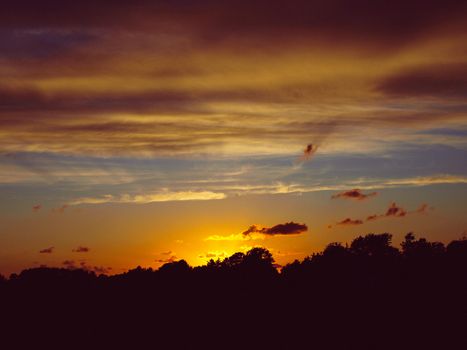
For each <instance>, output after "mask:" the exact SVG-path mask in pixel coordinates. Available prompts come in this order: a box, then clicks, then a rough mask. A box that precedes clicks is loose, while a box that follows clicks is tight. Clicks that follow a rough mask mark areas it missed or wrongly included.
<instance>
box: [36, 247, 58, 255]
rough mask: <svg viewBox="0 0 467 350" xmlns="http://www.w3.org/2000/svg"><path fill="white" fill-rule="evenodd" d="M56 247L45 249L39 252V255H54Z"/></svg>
mask: <svg viewBox="0 0 467 350" xmlns="http://www.w3.org/2000/svg"><path fill="white" fill-rule="evenodd" d="M54 249H55V247H49V248H44V249H42V250H39V253H41V254H52V253H53V252H54Z"/></svg>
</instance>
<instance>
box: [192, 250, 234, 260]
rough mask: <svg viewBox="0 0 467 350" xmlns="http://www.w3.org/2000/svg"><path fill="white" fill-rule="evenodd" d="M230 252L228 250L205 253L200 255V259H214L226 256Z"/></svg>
mask: <svg viewBox="0 0 467 350" xmlns="http://www.w3.org/2000/svg"><path fill="white" fill-rule="evenodd" d="M227 256H228V254H227V253H226V252H208V253H205V254H201V255H198V257H199V258H200V259H214V258H225V257H227Z"/></svg>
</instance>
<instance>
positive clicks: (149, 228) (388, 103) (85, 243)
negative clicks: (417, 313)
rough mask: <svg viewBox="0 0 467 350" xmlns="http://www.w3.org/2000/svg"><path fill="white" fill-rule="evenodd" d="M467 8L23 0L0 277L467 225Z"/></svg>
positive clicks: (11, 88) (12, 82)
mask: <svg viewBox="0 0 467 350" xmlns="http://www.w3.org/2000/svg"><path fill="white" fill-rule="evenodd" d="M466 198H467V2H465V1H454V0H447V1H443V2H441V1H435V0H425V1H421V0H404V1H402V0H393V1H368V0H355V1H344V0H332V1H318V0H307V1H305V0H289V1H279V0H269V1H264V0H249V1H222V0H216V1H213V0H206V1H188V0H166V1H157V0H156V1H149V0H134V1H123V0H114V1H110V0H103V1H89V0H82V1H63V0H62V1H59V0H42V1H35V0H17V1H9V2H7V3H6V4H2V10H1V11H0V273H2V274H9V273H12V272H19V271H21V270H22V269H24V268H27V267H33V266H40V265H47V266H64V267H79V266H83V267H86V268H89V269H92V270H94V271H96V272H107V273H112V274H113V273H121V272H123V271H126V270H127V269H129V268H133V267H136V266H137V265H141V266H144V267H153V268H157V267H159V266H161V265H162V264H163V263H164V262H167V261H173V260H176V259H182V258H183V259H186V260H187V261H188V262H189V263H190V264H191V265H200V264H203V263H205V262H206V261H207V260H209V259H210V258H214V259H216V258H217V257H220V258H222V257H224V256H227V255H230V254H232V253H234V252H236V251H246V250H248V249H250V248H251V247H254V246H262V247H266V248H268V249H270V250H271V252H272V253H273V255H274V257H275V259H276V261H277V262H278V263H279V264H285V263H287V262H290V261H293V260H294V259H302V258H303V257H305V256H306V255H309V254H311V253H313V252H317V251H320V250H322V249H323V248H324V247H325V246H326V245H327V244H328V243H330V242H334V241H339V242H348V241H350V240H351V239H352V238H354V237H355V236H357V235H359V234H366V233H369V232H375V233H380V232H390V233H392V234H393V235H394V244H395V245H396V246H397V245H398V244H399V243H400V241H401V240H402V238H403V236H404V235H405V234H406V233H407V232H410V231H413V232H414V233H415V234H416V235H420V236H424V237H426V238H428V239H430V240H439V241H442V242H445V243H446V242H449V241H450V240H452V239H458V238H460V237H462V236H463V235H465V234H466V232H467V214H466V213H467V199H466Z"/></svg>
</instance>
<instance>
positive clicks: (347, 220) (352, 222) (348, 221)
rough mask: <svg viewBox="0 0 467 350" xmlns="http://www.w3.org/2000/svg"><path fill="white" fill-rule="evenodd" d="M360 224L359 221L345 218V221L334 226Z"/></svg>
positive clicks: (361, 222)
mask: <svg viewBox="0 0 467 350" xmlns="http://www.w3.org/2000/svg"><path fill="white" fill-rule="evenodd" d="M362 224H363V221H362V220H360V219H355V220H353V219H351V218H347V219H344V220H342V221H340V222H338V223H337V224H336V225H342V226H346V225H362Z"/></svg>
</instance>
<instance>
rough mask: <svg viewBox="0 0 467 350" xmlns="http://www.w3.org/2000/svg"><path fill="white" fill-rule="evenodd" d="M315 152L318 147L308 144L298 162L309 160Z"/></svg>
mask: <svg viewBox="0 0 467 350" xmlns="http://www.w3.org/2000/svg"><path fill="white" fill-rule="evenodd" d="M317 150H318V146H316V145H313V144H311V143H310V144H308V145H307V146H306V147H305V149H304V150H303V154H302V156H301V157H300V160H301V161H306V160H310V159H311V158H312V157H313V156H314V154H315V153H316V151H317Z"/></svg>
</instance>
